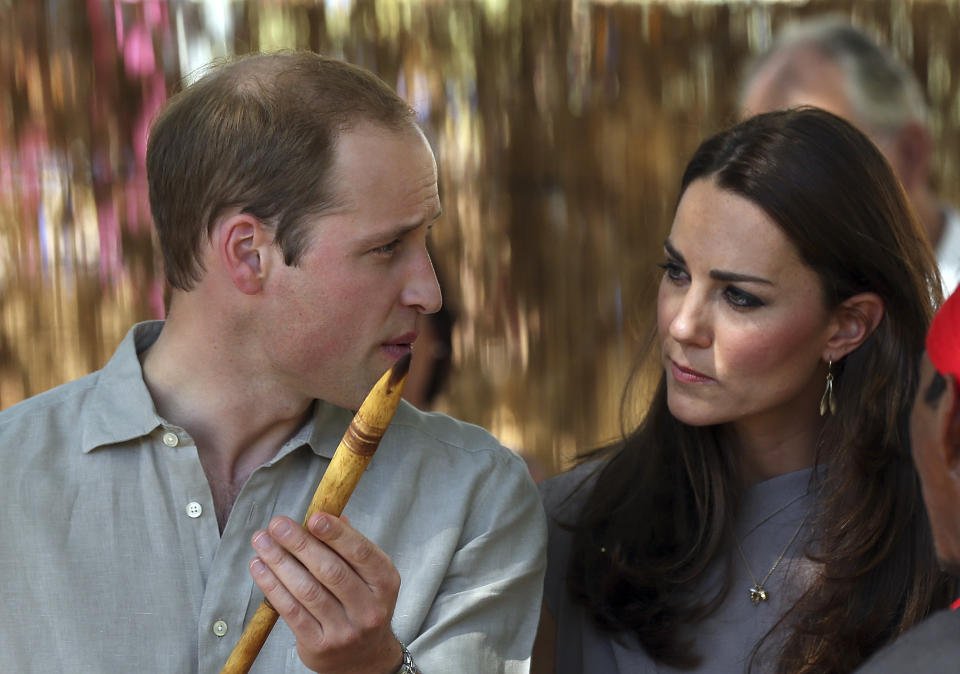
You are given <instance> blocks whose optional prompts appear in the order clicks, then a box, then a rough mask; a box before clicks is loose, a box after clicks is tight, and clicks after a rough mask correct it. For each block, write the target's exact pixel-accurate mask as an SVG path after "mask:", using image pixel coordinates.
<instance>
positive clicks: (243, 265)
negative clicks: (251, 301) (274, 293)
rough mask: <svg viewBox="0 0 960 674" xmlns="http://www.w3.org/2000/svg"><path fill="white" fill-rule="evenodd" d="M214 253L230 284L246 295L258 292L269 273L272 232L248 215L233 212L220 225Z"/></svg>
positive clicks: (258, 220) (257, 219)
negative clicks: (217, 256)
mask: <svg viewBox="0 0 960 674" xmlns="http://www.w3.org/2000/svg"><path fill="white" fill-rule="evenodd" d="M216 241H217V253H218V255H219V257H220V261H221V263H222V264H223V267H224V270H225V271H226V272H227V274H228V275H229V277H230V280H231V281H233V285H234V286H235V287H236V288H237V290H239V291H240V292H242V293H244V294H246V295H255V294H257V293H258V292H260V290H261V288H262V287H263V282H264V280H265V279H266V277H267V274H268V273H269V271H270V263H271V259H270V256H269V255H268V254H267V253H268V252H269V250H268V249H269V247H270V246H272V245H273V230H272V229H269V228H267V227H264V225H263V223H262V222H261V221H260V219H259V218H256V217H254V216H252V215H250V214H249V213H235V214H233V215H230V216H228V217H227V218H225V219H224V220H223V222H221V223H220V226H219V236H218V237H217V239H216Z"/></svg>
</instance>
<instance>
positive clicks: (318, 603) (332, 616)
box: [250, 513, 402, 674]
mask: <svg viewBox="0 0 960 674" xmlns="http://www.w3.org/2000/svg"><path fill="white" fill-rule="evenodd" d="M252 543H253V548H254V550H256V552H257V554H258V555H259V557H255V558H254V559H253V560H251V562H250V573H251V574H252V575H253V580H254V581H255V582H256V584H257V585H258V586H259V587H260V589H261V590H263V593H264V595H265V596H266V598H267V599H268V600H269V601H270V604H271V605H272V606H273V608H274V609H276V611H277V613H279V614H280V616H281V617H282V618H283V619H284V620H285V621H286V622H287V624H288V625H289V626H290V629H291V630H292V631H293V633H294V635H295V636H296V637H297V652H298V653H299V655H300V659H301V660H303V662H304V664H305V665H306V666H307V667H309V668H310V669H312V670H314V671H317V672H324V673H329V674H348V673H353V672H357V673H362V674H393V672H395V671H397V669H399V668H400V663H401V659H402V656H401V652H400V643H399V642H398V641H397V639H396V637H395V636H394V635H393V632H392V631H391V630H390V620H391V618H392V617H393V609H394V606H395V605H396V603H397V594H398V593H399V591H400V574H399V573H398V572H397V569H396V567H395V566H394V565H393V562H392V561H390V558H389V557H387V555H386V553H384V552H383V550H381V549H380V548H378V547H377V546H376V545H374V544H373V543H371V542H370V541H369V540H367V539H366V538H364V537H363V536H362V535H361V534H360V533H359V532H358V531H356V530H355V529H354V528H352V527H351V526H350V524H349V522H348V521H347V520H346V518H340V519H338V518H336V517H334V516H332V515H329V514H327V513H319V514H317V515H314V516H313V517H311V518H310V521H309V522H308V525H307V528H306V529H305V528H304V527H302V526H301V525H300V524H299V523H297V522H294V521H293V520H291V519H290V518H289V517H275V518H274V519H273V520H271V522H270V526H269V529H268V530H266V531H264V530H261V531H258V532H257V533H255V534H254V535H253V538H252Z"/></svg>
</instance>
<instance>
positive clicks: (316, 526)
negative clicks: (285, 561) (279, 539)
mask: <svg viewBox="0 0 960 674" xmlns="http://www.w3.org/2000/svg"><path fill="white" fill-rule="evenodd" d="M307 526H308V528H309V529H310V532H311V533H312V534H313V535H314V536H316V537H317V538H318V539H319V540H321V541H323V542H324V543H325V544H326V545H327V546H328V547H330V548H331V549H332V550H334V551H335V552H336V553H337V554H338V555H339V556H340V558H341V559H343V560H345V561H346V562H347V563H348V564H349V565H350V566H351V568H352V569H353V570H354V571H355V572H356V574H357V575H358V576H359V577H360V578H361V579H362V580H363V581H364V582H365V583H366V584H367V585H368V586H369V587H370V589H371V591H373V592H375V593H377V594H387V595H389V594H391V593H393V594H394V595H395V594H396V593H397V592H398V591H399V589H400V574H399V572H398V571H397V569H396V567H395V566H394V565H393V562H392V561H391V560H390V558H389V557H388V556H387V554H386V553H385V552H384V551H383V550H381V549H380V548H379V547H377V546H376V545H374V544H373V543H372V542H371V541H370V540H369V539H367V538H366V537H365V536H363V535H362V534H361V533H360V532H359V531H357V530H356V529H354V528H353V527H351V526H350V523H349V520H347V519H346V517H340V518H336V517H333V516H332V515H329V514H327V513H318V514H316V515H314V516H312V517H311V518H310V521H309V522H308V523H307ZM331 590H333V588H332V587H331ZM334 593H335V594H336V592H334Z"/></svg>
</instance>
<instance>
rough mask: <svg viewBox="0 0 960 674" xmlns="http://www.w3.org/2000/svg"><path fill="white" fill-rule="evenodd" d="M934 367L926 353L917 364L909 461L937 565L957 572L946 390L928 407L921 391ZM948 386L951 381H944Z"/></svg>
mask: <svg viewBox="0 0 960 674" xmlns="http://www.w3.org/2000/svg"><path fill="white" fill-rule="evenodd" d="M935 372H936V370H934V368H933V364H932V363H931V362H930V359H929V358H928V357H927V355H926V354H924V356H923V362H922V363H921V365H920V386H919V388H918V390H917V397H916V400H915V401H914V403H913V411H912V412H911V414H910V448H911V451H912V452H913V463H914V465H915V466H916V467H917V473H918V474H919V475H920V482H921V484H922V486H923V501H924V504H925V505H926V507H927V513H928V515H929V517H930V526H931V528H932V529H933V538H934V544H935V547H936V550H937V558H938V559H939V560H940V565H941V566H942V567H943V568H944V569H945V570H947V571H949V572H950V573H952V574H954V575H960V521H958V514H960V502H958V500H957V493H956V486H955V483H956V477H954V476H952V475H951V466H950V465H949V462H948V461H947V460H946V457H947V456H949V454H948V451H947V447H946V442H947V436H946V432H945V429H946V425H945V424H946V415H949V414H950V410H949V407H950V405H949V398H950V392H949V391H945V392H944V393H943V394H942V395H941V396H940V398H939V399H938V400H937V401H936V402H935V403H934V406H932V407H931V405H930V404H929V403H927V402H926V401H925V400H924V393H925V391H926V390H927V387H928V386H930V382H931V381H932V380H933V377H934V374H935ZM947 385H948V386H952V383H951V382H948V383H947Z"/></svg>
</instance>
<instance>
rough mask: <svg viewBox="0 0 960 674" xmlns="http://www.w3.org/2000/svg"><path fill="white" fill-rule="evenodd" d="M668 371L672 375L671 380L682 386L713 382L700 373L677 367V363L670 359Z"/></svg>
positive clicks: (680, 366) (710, 378)
mask: <svg viewBox="0 0 960 674" xmlns="http://www.w3.org/2000/svg"><path fill="white" fill-rule="evenodd" d="M670 370H671V373H672V374H673V378H674V379H676V380H677V381H679V382H682V383H684V384H704V383H706V382H711V381H714V379H713V378H712V377H708V376H707V375H705V374H703V373H702V372H697V371H696V370H691V369H690V368H689V367H683V366H682V365H677V363H676V362H674V361H673V360H672V359H671V360H670Z"/></svg>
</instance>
